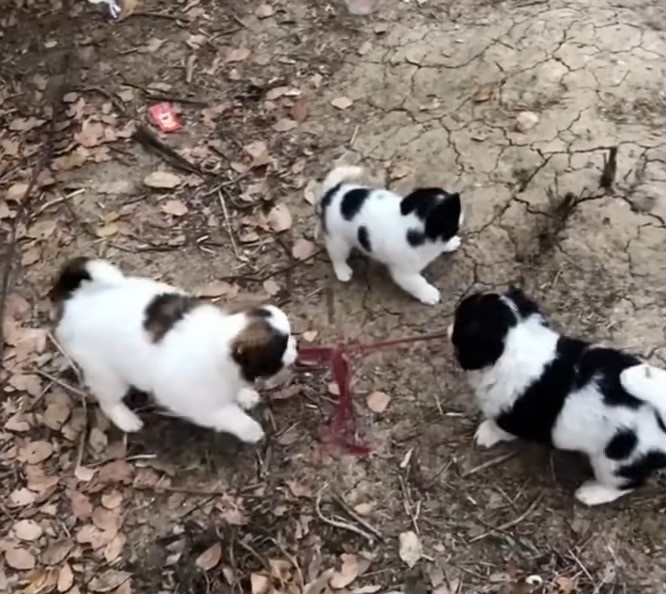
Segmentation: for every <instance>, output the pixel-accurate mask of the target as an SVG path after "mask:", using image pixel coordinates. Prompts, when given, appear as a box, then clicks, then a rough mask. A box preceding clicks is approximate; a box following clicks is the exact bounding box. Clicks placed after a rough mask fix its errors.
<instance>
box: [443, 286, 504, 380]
mask: <svg viewBox="0 0 666 594" xmlns="http://www.w3.org/2000/svg"><path fill="white" fill-rule="evenodd" d="M515 324H516V316H515V314H514V313H513V312H512V311H511V308H510V307H509V305H508V304H507V303H505V302H504V301H502V299H501V297H500V296H499V295H497V294H496V293H485V294H481V293H477V294H473V295H470V296H469V297H466V298H465V299H463V300H462V301H461V302H460V304H459V305H458V307H457V309H456V313H455V320H454V325H453V334H452V336H451V342H452V343H453V346H454V347H455V352H456V357H457V359H458V363H459V364H460V366H461V367H462V368H463V369H464V370H465V371H474V370H478V369H483V368H484V367H488V366H490V365H494V364H495V362H496V361H497V360H498V359H499V358H500V357H501V356H502V353H503V352H504V341H505V339H506V335H507V333H508V331H509V329H510V328H511V327H512V326H514V325H515Z"/></svg>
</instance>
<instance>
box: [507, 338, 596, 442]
mask: <svg viewBox="0 0 666 594" xmlns="http://www.w3.org/2000/svg"><path fill="white" fill-rule="evenodd" d="M587 346H588V345H587V343H586V342H584V341H582V340H577V339H575V338H569V337H567V336H560V338H559V340H558V341H557V347H556V354H555V358H554V359H553V360H552V361H550V363H549V364H548V365H547V366H546V367H545V369H544V371H543V373H542V374H541V377H539V379H537V380H536V381H535V382H533V383H532V384H531V385H530V386H529V387H528V388H527V390H525V392H524V393H523V394H522V396H520V398H518V399H517V400H516V402H515V403H514V405H513V407H512V408H511V409H510V410H508V411H506V412H505V413H503V414H502V415H500V416H499V417H498V418H497V419H496V421H497V424H498V425H499V426H500V427H501V428H502V429H504V431H507V432H508V433H511V434H512V435H515V436H517V437H521V438H522V439H526V440H529V441H535V442H538V443H544V444H548V445H551V444H552V431H553V425H554V424H555V421H556V420H557V417H558V416H559V414H560V412H561V410H562V406H563V405H564V401H565V400H566V399H567V396H569V393H570V392H571V390H572V388H573V387H574V386H575V384H576V379H577V378H576V371H577V369H576V368H577V364H578V362H579V361H580V360H581V357H582V354H583V353H584V352H585V349H586V348H587Z"/></svg>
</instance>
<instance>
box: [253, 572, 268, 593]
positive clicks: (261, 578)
mask: <svg viewBox="0 0 666 594" xmlns="http://www.w3.org/2000/svg"><path fill="white" fill-rule="evenodd" d="M250 587H251V589H252V594H268V593H269V592H270V590H271V589H272V588H271V580H270V578H269V577H268V576H265V575H263V574H262V573H253V574H252V575H251V576H250Z"/></svg>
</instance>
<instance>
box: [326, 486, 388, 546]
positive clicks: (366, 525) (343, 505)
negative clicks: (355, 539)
mask: <svg viewBox="0 0 666 594" xmlns="http://www.w3.org/2000/svg"><path fill="white" fill-rule="evenodd" d="M333 499H334V500H335V502H336V503H337V504H338V505H339V506H340V507H341V508H342V509H343V510H344V511H345V513H346V514H347V515H348V516H349V517H350V518H352V519H353V520H356V521H357V522H358V523H359V524H360V525H361V526H363V527H364V528H365V529H366V530H369V531H370V532H372V533H373V534H374V535H375V536H376V537H377V538H379V539H380V540H382V539H383V538H384V536H383V535H382V533H381V532H380V531H379V530H377V528H375V527H374V526H372V524H369V523H368V522H366V521H365V520H364V519H363V518H362V517H361V516H360V515H358V514H357V513H356V512H355V511H354V510H353V509H352V508H351V507H349V505H348V504H347V502H346V501H345V500H344V499H343V498H342V496H341V495H338V494H337V493H333Z"/></svg>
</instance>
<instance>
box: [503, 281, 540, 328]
mask: <svg viewBox="0 0 666 594" xmlns="http://www.w3.org/2000/svg"><path fill="white" fill-rule="evenodd" d="M505 295H506V297H508V298H509V299H511V301H513V303H514V304H515V306H516V309H517V310H518V313H519V314H520V317H521V318H529V317H530V316H531V315H533V314H541V310H540V309H539V306H538V305H537V304H536V302H534V301H532V300H531V299H530V298H529V297H528V296H527V295H525V293H523V291H522V289H519V288H517V287H509V290H508V291H507V292H506V294H505ZM544 321H545V320H544Z"/></svg>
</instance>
